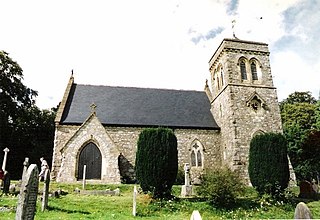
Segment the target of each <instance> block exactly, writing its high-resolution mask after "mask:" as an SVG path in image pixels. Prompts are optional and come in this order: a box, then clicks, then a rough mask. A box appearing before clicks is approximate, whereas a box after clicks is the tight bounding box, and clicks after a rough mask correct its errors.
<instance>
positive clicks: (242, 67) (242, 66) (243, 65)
mask: <svg viewBox="0 0 320 220" xmlns="http://www.w3.org/2000/svg"><path fill="white" fill-rule="evenodd" d="M240 72H241V79H242V80H247V79H248V77H247V69H246V63H245V62H244V60H241V61H240Z"/></svg>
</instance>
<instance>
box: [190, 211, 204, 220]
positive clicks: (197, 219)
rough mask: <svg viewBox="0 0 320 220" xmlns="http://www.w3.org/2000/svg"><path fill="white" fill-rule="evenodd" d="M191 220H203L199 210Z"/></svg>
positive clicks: (194, 212) (193, 214)
mask: <svg viewBox="0 0 320 220" xmlns="http://www.w3.org/2000/svg"><path fill="white" fill-rule="evenodd" d="M190 220H202V218H201V215H200V213H199V211H198V210H194V211H193V212H192V215H191V217H190Z"/></svg>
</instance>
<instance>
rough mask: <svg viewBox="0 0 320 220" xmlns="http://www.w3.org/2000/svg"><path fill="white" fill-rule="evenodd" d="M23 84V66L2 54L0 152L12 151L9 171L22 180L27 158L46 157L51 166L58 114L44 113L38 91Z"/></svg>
mask: <svg viewBox="0 0 320 220" xmlns="http://www.w3.org/2000/svg"><path fill="white" fill-rule="evenodd" d="M22 81H23V74H22V69H21V67H20V66H19V65H18V63H17V62H15V61H13V60H12V59H11V58H10V57H9V55H8V53H6V52H4V51H0V151H1V152H2V150H3V149H4V148H6V147H8V148H9V149H10V152H9V154H8V160H7V166H6V169H7V171H9V173H10V176H11V178H12V179H20V178H21V174H22V168H23V161H24V158H25V157H29V161H30V163H39V158H40V157H41V156H44V157H46V159H47V160H48V162H49V164H50V162H51V157H52V150H53V139H54V117H55V112H56V111H55V110H54V109H52V110H40V109H39V108H38V107H37V106H36V105H35V98H36V96H37V92H36V91H34V90H32V89H30V88H28V87H26V86H25V85H24V84H23V82H22ZM0 160H2V158H0ZM0 162H1V161H0Z"/></svg>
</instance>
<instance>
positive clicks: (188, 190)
mask: <svg viewBox="0 0 320 220" xmlns="http://www.w3.org/2000/svg"><path fill="white" fill-rule="evenodd" d="M191 195H192V185H190V166H189V163H185V164H184V185H183V186H182V188H181V196H182V197H186V196H191Z"/></svg>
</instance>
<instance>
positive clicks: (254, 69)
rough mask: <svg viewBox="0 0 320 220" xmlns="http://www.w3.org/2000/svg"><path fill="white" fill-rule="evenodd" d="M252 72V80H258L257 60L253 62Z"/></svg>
mask: <svg viewBox="0 0 320 220" xmlns="http://www.w3.org/2000/svg"><path fill="white" fill-rule="evenodd" d="M250 67H251V74H252V80H258V73H257V65H256V62H255V61H252V62H251V65H250Z"/></svg>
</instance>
